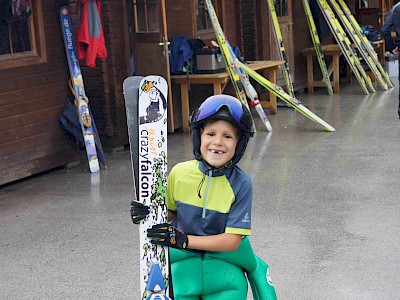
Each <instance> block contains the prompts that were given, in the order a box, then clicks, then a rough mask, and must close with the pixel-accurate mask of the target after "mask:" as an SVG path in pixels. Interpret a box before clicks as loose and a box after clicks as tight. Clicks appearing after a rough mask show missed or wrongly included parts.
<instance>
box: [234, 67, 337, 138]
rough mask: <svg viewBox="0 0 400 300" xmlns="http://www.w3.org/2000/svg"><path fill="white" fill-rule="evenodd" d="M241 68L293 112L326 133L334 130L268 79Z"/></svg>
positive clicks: (247, 68)
mask: <svg viewBox="0 0 400 300" xmlns="http://www.w3.org/2000/svg"><path fill="white" fill-rule="evenodd" d="M241 66H242V68H243V70H244V71H245V72H246V73H247V74H248V75H249V76H250V77H251V78H253V79H254V80H255V81H257V82H258V83H259V84H260V85H262V86H263V87H265V88H266V89H267V90H269V91H270V92H272V93H274V94H275V95H276V96H277V97H279V98H280V99H281V100H283V101H284V102H286V103H287V104H289V105H290V106H292V107H293V108H294V109H295V110H297V111H298V112H300V113H301V114H302V115H304V116H305V117H307V118H309V119H310V120H311V121H314V122H315V123H317V124H319V125H320V126H321V127H322V128H323V129H325V130H326V131H329V132H332V131H335V128H333V127H332V126H331V125H329V124H328V123H326V122H325V121H324V120H322V119H321V118H320V117H318V116H317V115H315V114H314V113H313V112H311V111H310V110H309V109H308V108H307V107H305V106H304V105H303V104H302V103H301V102H300V101H299V100H297V99H296V98H294V97H291V96H290V95H289V94H287V93H286V92H285V91H284V90H283V89H282V88H281V87H280V86H278V85H276V84H273V83H272V82H270V81H269V80H268V79H266V78H264V77H263V76H261V75H260V74H258V73H257V72H256V71H254V70H252V69H250V68H249V67H248V66H246V65H245V64H241Z"/></svg>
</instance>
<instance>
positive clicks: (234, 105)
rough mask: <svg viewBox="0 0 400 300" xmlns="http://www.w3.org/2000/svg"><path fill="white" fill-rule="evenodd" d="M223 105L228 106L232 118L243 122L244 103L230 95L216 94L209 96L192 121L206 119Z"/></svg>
mask: <svg viewBox="0 0 400 300" xmlns="http://www.w3.org/2000/svg"><path fill="white" fill-rule="evenodd" d="M222 107H226V108H227V109H228V110H229V112H230V115H231V116H232V118H233V119H235V121H237V122H238V123H239V124H240V123H241V118H242V116H243V106H242V103H241V102H240V101H239V100H237V99H236V98H235V97H232V96H229V95H215V96H211V97H209V98H207V99H206V100H205V101H204V102H203V103H202V104H201V105H200V107H199V108H198V110H197V112H196V113H195V115H194V116H193V119H192V121H193V122H199V121H201V120H204V119H206V118H208V117H210V116H212V115H214V114H215V113H217V112H218V111H219V110H220V109H221V108H222Z"/></svg>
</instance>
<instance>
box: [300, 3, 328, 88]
mask: <svg viewBox="0 0 400 300" xmlns="http://www.w3.org/2000/svg"><path fill="white" fill-rule="evenodd" d="M303 7H304V12H305V14H306V17H307V24H308V28H309V30H310V35H311V39H312V42H313V44H314V49H315V54H316V56H317V59H318V63H319V67H320V69H321V73H322V78H323V80H324V81H325V85H326V88H327V90H328V94H329V95H332V94H333V89H332V84H331V80H330V78H329V73H328V69H327V68H326V62H325V57H324V54H323V53H322V48H321V42H320V40H319V36H318V32H317V27H316V26H315V22H314V18H313V16H312V13H311V9H310V5H309V3H308V0H303Z"/></svg>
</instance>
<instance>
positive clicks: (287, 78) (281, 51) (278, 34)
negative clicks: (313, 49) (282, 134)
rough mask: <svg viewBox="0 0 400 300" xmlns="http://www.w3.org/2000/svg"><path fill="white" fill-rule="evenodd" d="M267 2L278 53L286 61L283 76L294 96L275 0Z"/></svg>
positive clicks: (290, 92) (289, 92)
mask: <svg viewBox="0 0 400 300" xmlns="http://www.w3.org/2000/svg"><path fill="white" fill-rule="evenodd" d="M267 3H268V7H269V11H270V16H271V23H272V29H273V30H272V31H273V32H274V35H275V41H276V44H277V47H278V55H279V58H280V59H281V60H283V61H285V63H284V64H283V68H282V73H283V78H285V81H286V88H287V90H288V94H289V95H290V96H292V97H294V88H293V82H292V76H291V75H290V69H289V62H288V59H287V56H286V53H285V45H284V43H283V38H282V33H281V29H280V27H279V21H278V16H277V15H276V10H275V5H274V0H267Z"/></svg>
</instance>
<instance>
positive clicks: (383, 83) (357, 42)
mask: <svg viewBox="0 0 400 300" xmlns="http://www.w3.org/2000/svg"><path fill="white" fill-rule="evenodd" d="M330 2H331V5H332V7H333V9H334V10H335V11H336V14H337V16H338V17H339V19H340V21H341V22H342V24H343V26H344V28H346V30H347V33H348V35H349V36H350V37H351V39H352V40H353V42H354V44H355V45H356V47H357V49H358V52H359V53H361V56H362V57H363V58H364V60H365V62H366V63H367V65H368V67H369V68H370V70H371V71H372V72H373V73H374V75H375V78H376V80H377V81H378V83H379V84H380V85H381V87H382V88H383V89H384V90H385V91H387V89H388V85H387V83H386V81H385V79H384V78H383V75H382V74H381V72H380V71H379V70H378V67H377V64H376V63H379V62H377V61H376V60H374V59H373V57H372V56H371V55H370V54H369V52H368V51H367V49H366V48H365V47H364V45H363V44H362V42H361V39H360V38H359V36H358V35H357V34H356V33H355V32H354V28H353V25H351V23H350V21H349V19H348V18H347V16H346V15H345V14H344V12H343V11H342V9H341V8H340V6H339V4H338V3H337V2H336V1H335V0H330Z"/></svg>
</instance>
